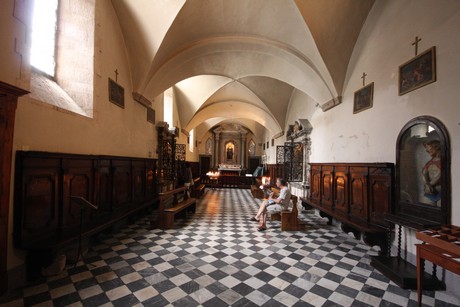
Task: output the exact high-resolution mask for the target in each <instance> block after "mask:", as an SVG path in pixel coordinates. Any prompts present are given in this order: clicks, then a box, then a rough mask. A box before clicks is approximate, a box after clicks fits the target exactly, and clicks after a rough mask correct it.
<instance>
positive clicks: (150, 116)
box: [147, 107, 155, 124]
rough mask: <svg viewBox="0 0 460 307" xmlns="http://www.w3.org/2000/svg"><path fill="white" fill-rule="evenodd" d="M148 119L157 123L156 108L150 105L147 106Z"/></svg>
mask: <svg viewBox="0 0 460 307" xmlns="http://www.w3.org/2000/svg"><path fill="white" fill-rule="evenodd" d="M147 121H148V122H149V123H152V124H155V110H154V109H152V108H150V107H148V108H147Z"/></svg>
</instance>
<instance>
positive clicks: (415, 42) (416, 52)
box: [412, 36, 422, 55]
mask: <svg viewBox="0 0 460 307" xmlns="http://www.w3.org/2000/svg"><path fill="white" fill-rule="evenodd" d="M421 40H422V39H421V38H419V37H418V36H416V37H415V41H414V42H413V43H412V46H415V55H417V54H418V43H419V42H420V41H421Z"/></svg>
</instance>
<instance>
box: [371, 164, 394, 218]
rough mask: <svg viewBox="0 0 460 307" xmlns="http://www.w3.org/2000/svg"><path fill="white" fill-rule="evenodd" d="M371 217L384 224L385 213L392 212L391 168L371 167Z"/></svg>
mask: <svg viewBox="0 0 460 307" xmlns="http://www.w3.org/2000/svg"><path fill="white" fill-rule="evenodd" d="M369 173H370V175H369V185H370V189H369V193H370V195H369V198H370V204H369V218H370V221H371V222H373V223H376V224H384V216H385V213H390V212H391V211H392V210H391V204H392V203H393V198H392V195H393V190H392V186H391V182H392V181H391V178H392V173H391V170H389V169H381V168H370V169H369Z"/></svg>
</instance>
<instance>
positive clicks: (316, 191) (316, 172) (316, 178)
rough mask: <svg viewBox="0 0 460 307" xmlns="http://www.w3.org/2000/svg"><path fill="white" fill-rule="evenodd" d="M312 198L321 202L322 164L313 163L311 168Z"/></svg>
mask: <svg viewBox="0 0 460 307" xmlns="http://www.w3.org/2000/svg"><path fill="white" fill-rule="evenodd" d="M310 200H311V201H312V202H314V203H316V204H318V205H320V204H321V166H319V165H313V166H312V167H311V168H310Z"/></svg>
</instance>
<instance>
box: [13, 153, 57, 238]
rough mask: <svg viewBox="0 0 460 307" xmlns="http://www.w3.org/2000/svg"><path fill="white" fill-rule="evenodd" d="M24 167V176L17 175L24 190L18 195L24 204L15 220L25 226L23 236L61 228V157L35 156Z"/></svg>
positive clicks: (18, 181)
mask: <svg viewBox="0 0 460 307" xmlns="http://www.w3.org/2000/svg"><path fill="white" fill-rule="evenodd" d="M38 165H40V168H38V167H37V166H38ZM23 167H24V172H23V174H22V176H18V177H17V178H16V180H17V185H18V190H20V191H21V192H20V193H15V196H16V197H17V198H16V199H18V201H20V202H21V203H22V206H21V211H19V212H15V220H16V222H15V223H17V224H18V225H20V226H21V228H22V229H23V231H22V232H21V235H22V237H23V238H24V239H26V240H33V239H34V238H40V237H44V236H47V235H50V234H53V233H55V231H56V230H57V229H58V226H59V176H60V164H59V160H58V159H32V160H30V161H27V163H24V165H23Z"/></svg>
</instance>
